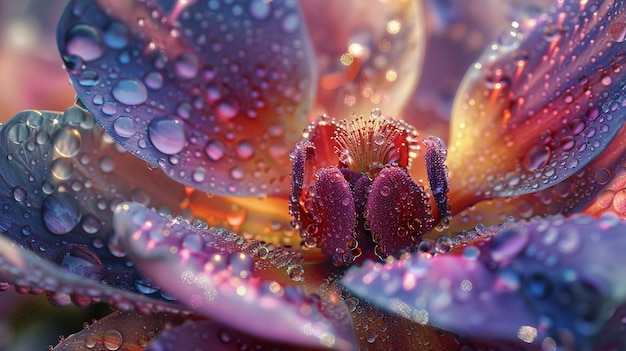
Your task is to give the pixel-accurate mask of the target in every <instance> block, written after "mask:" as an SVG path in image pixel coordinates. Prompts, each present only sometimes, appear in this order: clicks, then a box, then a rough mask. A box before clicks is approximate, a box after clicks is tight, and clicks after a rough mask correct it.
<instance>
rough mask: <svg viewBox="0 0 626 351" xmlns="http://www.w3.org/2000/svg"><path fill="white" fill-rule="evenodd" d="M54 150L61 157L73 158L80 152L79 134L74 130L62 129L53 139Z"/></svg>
mask: <svg viewBox="0 0 626 351" xmlns="http://www.w3.org/2000/svg"><path fill="white" fill-rule="evenodd" d="M53 143H54V150H55V151H56V152H58V153H59V154H60V155H61V156H63V157H74V156H76V155H77V154H78V151H80V144H81V136H80V132H79V131H78V130H76V129H74V128H63V129H61V130H59V131H58V132H57V133H56V134H55V135H54V137H53Z"/></svg>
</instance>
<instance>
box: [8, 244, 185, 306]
mask: <svg viewBox="0 0 626 351" xmlns="http://www.w3.org/2000/svg"><path fill="white" fill-rule="evenodd" d="M0 282H7V283H10V284H12V285H14V286H15V287H16V288H17V290H18V291H19V292H28V293H33V294H34V293H41V292H44V291H46V292H53V293H54V294H56V296H51V297H50V296H49V298H52V299H55V300H57V301H58V300H59V299H62V300H64V301H68V302H69V301H70V300H71V301H72V302H74V303H75V304H77V305H87V304H90V303H95V302H107V303H110V304H111V305H113V306H115V307H116V308H117V309H120V310H130V309H135V310H138V311H141V312H142V313H144V314H147V313H158V312H171V313H179V312H180V311H181V310H184V308H181V307H180V306H178V305H175V304H173V303H171V302H164V301H158V300H155V299H153V298H150V297H146V296H143V295H140V294H136V293H131V292H128V291H123V290H120V289H119V288H117V287H112V286H109V285H105V284H102V283H100V282H97V281H94V280H91V279H85V278H84V277H81V276H79V275H77V274H74V273H71V272H68V271H67V270H65V269H62V268H59V267H57V266H56V265H54V264H52V263H51V262H49V261H47V260H44V259H41V258H40V257H38V256H37V255H35V254H34V253H33V252H31V251H28V250H24V249H23V248H20V247H19V246H18V245H16V244H15V243H14V242H11V241H10V240H8V239H6V238H5V237H0Z"/></svg>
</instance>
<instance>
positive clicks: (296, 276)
mask: <svg viewBox="0 0 626 351" xmlns="http://www.w3.org/2000/svg"><path fill="white" fill-rule="evenodd" d="M287 274H288V275H289V278H291V279H292V280H293V281H296V282H299V281H302V279H304V268H302V266H301V265H300V264H298V263H295V264H291V265H289V267H287Z"/></svg>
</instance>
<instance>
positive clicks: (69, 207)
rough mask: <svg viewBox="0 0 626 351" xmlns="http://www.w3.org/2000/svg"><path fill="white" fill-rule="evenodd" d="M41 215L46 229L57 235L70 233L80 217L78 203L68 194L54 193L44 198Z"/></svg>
mask: <svg viewBox="0 0 626 351" xmlns="http://www.w3.org/2000/svg"><path fill="white" fill-rule="evenodd" d="M42 214H43V221H44V224H45V226H46V228H48V230H49V231H50V232H52V233H54V234H58V235H63V234H67V233H69V232H70V231H72V230H73V229H74V228H75V227H76V225H77V224H78V222H79V221H80V217H81V213H80V207H79V205H78V202H76V200H75V199H74V198H73V197H72V196H71V195H70V194H68V193H56V194H54V195H50V196H48V197H46V199H45V200H44V202H43V209H42Z"/></svg>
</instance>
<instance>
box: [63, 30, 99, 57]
mask: <svg viewBox="0 0 626 351" xmlns="http://www.w3.org/2000/svg"><path fill="white" fill-rule="evenodd" d="M65 47H66V49H67V52H68V53H69V54H70V55H75V56H78V57H80V58H81V59H82V60H83V61H93V60H96V59H98V58H100V57H101V56H102V54H104V50H105V48H104V42H103V40H102V34H101V33H100V31H99V30H97V29H96V28H94V27H92V26H89V25H86V24H78V25H76V26H74V27H73V28H72V29H70V31H69V32H68V33H67V37H66V39H65Z"/></svg>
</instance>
